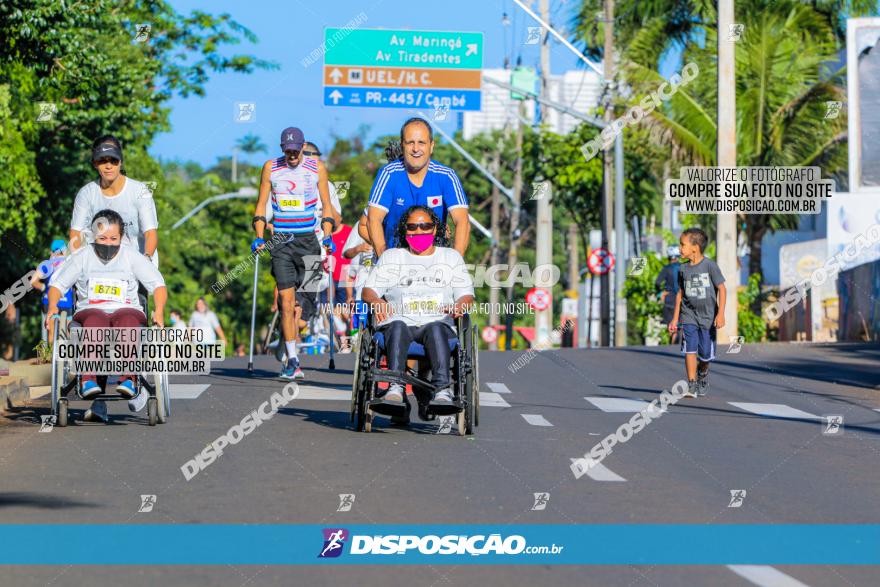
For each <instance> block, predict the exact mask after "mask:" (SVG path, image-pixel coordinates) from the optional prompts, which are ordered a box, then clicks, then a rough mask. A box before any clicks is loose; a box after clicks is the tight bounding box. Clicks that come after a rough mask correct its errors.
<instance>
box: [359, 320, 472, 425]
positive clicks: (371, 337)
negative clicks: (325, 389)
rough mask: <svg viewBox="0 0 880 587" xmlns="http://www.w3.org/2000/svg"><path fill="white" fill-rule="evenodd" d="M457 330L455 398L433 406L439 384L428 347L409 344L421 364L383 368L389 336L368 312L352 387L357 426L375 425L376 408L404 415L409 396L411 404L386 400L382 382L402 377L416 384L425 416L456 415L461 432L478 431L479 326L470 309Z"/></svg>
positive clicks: (453, 341) (453, 363)
mask: <svg viewBox="0 0 880 587" xmlns="http://www.w3.org/2000/svg"><path fill="white" fill-rule="evenodd" d="M456 331H457V335H456V338H451V339H449V346H450V350H451V351H452V357H451V359H452V360H451V362H450V368H451V370H452V373H451V379H452V390H453V402H452V404H451V405H449V406H442V407H441V406H432V405H430V401H431V398H432V397H433V394H434V392H435V391H437V390H436V388H435V387H434V386H433V385H432V384H431V383H430V382H429V381H428V379H430V364H429V363H428V359H427V353H426V351H425V348H424V347H423V346H422V345H421V344H419V343H416V342H413V343H412V344H411V345H410V347H409V351H408V353H407V357H408V358H409V359H416V360H417V361H418V369H417V370H414V371H413V370H410V369H407V370H406V372H400V371H391V370H388V369H382V368H380V367H379V364H380V361H381V359H382V357H383V356H384V355H385V340H384V336H383V335H382V333H381V332H376V329H375V326H374V325H373V317H372V315H368V317H367V323H366V326H365V327H364V328H363V329H361V330H360V332H358V339H357V341H356V343H355V348H357V349H358V351H357V359H356V362H355V367H354V381H353V383H352V388H351V422H352V423H353V424H354V425H355V430H357V431H358V432H370V431H372V427H373V421H374V418H375V415H376V414H381V415H383V416H403V415H404V413H406V412H408V411H409V409H410V407H409V406H410V403H409V401H408V400H407V401H406V405H405V406H392V405H390V404H388V403H385V402H383V400H382V397H381V395H382V393H383V392H382V390H380V389H379V388H378V384H379V383H388V384H391V383H398V384H400V385H403V386H406V385H411V386H412V390H413V395H414V396H415V398H416V401H417V402H418V414H419V418H420V419H421V420H423V421H426V422H430V421H432V420H435V419H436V418H437V416H452V415H455V416H456V417H457V424H458V433H459V435H461V436H465V435H468V434H474V429H475V428H476V427H477V426H479V424H480V383H479V354H478V348H479V347H478V345H477V340H478V339H477V327H476V325H472V324H471V319H470V316H469V315H467V314H465V315H464V316H461V317H460V318H458V319H457V320H456Z"/></svg>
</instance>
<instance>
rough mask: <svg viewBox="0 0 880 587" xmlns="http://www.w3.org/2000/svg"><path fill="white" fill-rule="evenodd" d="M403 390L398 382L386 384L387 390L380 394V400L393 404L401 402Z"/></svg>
mask: <svg viewBox="0 0 880 587" xmlns="http://www.w3.org/2000/svg"><path fill="white" fill-rule="evenodd" d="M404 392H405V390H404V389H403V386H402V385H400V384H399V383H392V384H391V385H389V386H388V391H386V392H385V395H383V396H382V400H383V401H386V402H392V403H395V404H402V403H403V394H404Z"/></svg>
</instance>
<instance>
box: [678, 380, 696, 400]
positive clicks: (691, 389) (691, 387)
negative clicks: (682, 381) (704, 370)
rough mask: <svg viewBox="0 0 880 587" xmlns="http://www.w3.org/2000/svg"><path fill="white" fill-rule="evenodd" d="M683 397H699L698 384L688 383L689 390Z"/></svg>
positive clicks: (694, 382)
mask: <svg viewBox="0 0 880 587" xmlns="http://www.w3.org/2000/svg"><path fill="white" fill-rule="evenodd" d="M682 397H697V382H696V381H688V390H687V391H686V392H684V395H682Z"/></svg>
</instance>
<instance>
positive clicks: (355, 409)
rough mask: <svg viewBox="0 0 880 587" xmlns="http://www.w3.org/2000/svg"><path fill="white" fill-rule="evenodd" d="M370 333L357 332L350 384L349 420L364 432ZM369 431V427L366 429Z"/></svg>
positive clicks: (365, 425)
mask: <svg viewBox="0 0 880 587" xmlns="http://www.w3.org/2000/svg"><path fill="white" fill-rule="evenodd" d="M371 339H372V333H371V332H370V331H369V330H362V331H360V332H359V333H358V341H359V342H358V355H357V359H356V360H355V363H354V380H353V381H352V384H351V421H352V422H355V418H357V421H356V423H355V430H357V431H358V432H364V430H365V429H366V428H367V401H368V398H367V391H368V389H367V388H368V386H369V385H370V383H369V377H368V374H369V370H370V350H371V349H370V346H371V345H370V340H371ZM366 431H367V432H369V429H367V430H366Z"/></svg>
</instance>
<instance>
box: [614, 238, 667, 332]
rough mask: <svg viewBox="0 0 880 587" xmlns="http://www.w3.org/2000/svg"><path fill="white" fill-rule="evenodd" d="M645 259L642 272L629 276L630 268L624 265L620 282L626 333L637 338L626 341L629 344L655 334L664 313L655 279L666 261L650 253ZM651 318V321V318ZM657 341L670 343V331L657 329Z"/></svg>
mask: <svg viewBox="0 0 880 587" xmlns="http://www.w3.org/2000/svg"><path fill="white" fill-rule="evenodd" d="M645 259H646V263H645V270H644V271H643V272H642V274H641V275H629V271H630V269H631V268H629V267H627V278H626V283H624V285H623V295H624V296H625V297H626V318H627V323H628V325H629V331H630V332H629V334H630V335H634V336H635V338H636V340H635V341H627V342H630V344H645V337H647V336H650V335H652V334H655V333H656V324H657V323H658V322H659V320H660V319H661V318H662V316H663V303H662V302H661V301H660V299H659V296H658V295H657V294H658V292H657V290H656V288H655V287H654V281H655V280H656V279H657V275H659V274H660V270H661V269H663V266H664V265H665V262H664V261H663V260H662V259H660V258H658V257H657V256H655V255H654V254H652V253H647V254H646V255H645ZM652 317H653V318H654V320H651V318H652ZM652 331H654V332H652ZM660 343H661V344H668V343H669V332H667V331H666V329H665V328H663V329H661V330H660Z"/></svg>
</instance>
